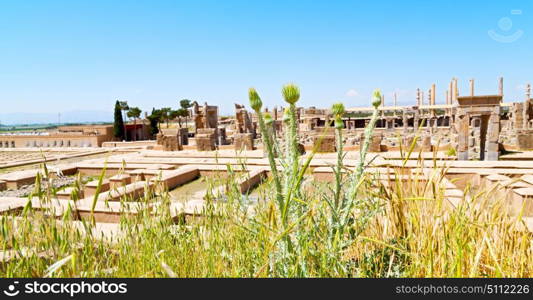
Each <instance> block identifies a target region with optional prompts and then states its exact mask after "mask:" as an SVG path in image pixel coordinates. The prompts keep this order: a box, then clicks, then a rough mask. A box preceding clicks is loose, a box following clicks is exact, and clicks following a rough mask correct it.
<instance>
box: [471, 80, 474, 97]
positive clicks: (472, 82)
mask: <svg viewBox="0 0 533 300" xmlns="http://www.w3.org/2000/svg"><path fill="white" fill-rule="evenodd" d="M470 96H472V97H473V96H474V79H473V78H472V79H470Z"/></svg>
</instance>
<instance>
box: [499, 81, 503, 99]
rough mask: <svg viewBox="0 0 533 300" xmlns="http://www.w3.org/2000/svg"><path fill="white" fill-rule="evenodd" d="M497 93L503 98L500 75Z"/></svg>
mask: <svg viewBox="0 0 533 300" xmlns="http://www.w3.org/2000/svg"><path fill="white" fill-rule="evenodd" d="M498 95H500V96H502V98H503V77H500V79H499V82H498Z"/></svg>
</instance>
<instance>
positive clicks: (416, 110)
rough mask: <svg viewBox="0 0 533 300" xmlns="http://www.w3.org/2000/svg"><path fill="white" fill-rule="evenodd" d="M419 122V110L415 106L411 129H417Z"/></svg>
mask: <svg viewBox="0 0 533 300" xmlns="http://www.w3.org/2000/svg"><path fill="white" fill-rule="evenodd" d="M419 123H420V110H418V108H416V109H415V110H414V121H413V127H414V128H413V129H414V131H415V132H416V130H417V129H418V126H420V125H419Z"/></svg>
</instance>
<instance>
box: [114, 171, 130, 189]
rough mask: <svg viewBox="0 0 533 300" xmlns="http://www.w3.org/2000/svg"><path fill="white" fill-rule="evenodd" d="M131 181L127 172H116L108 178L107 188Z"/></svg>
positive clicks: (123, 184)
mask: <svg viewBox="0 0 533 300" xmlns="http://www.w3.org/2000/svg"><path fill="white" fill-rule="evenodd" d="M130 183H131V176H130V175H129V174H117V175H115V176H112V177H110V178H109V188H111V189H114V188H118V187H121V186H125V185H127V184H130Z"/></svg>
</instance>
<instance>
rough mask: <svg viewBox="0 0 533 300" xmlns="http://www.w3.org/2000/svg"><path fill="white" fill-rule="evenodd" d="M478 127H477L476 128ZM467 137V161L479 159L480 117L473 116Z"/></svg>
mask: <svg viewBox="0 0 533 300" xmlns="http://www.w3.org/2000/svg"><path fill="white" fill-rule="evenodd" d="M477 125H479V126H477ZM469 133H470V134H469V136H468V153H469V157H468V158H469V159H481V151H483V149H481V116H473V117H472V120H471V122H470V130H469Z"/></svg>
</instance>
